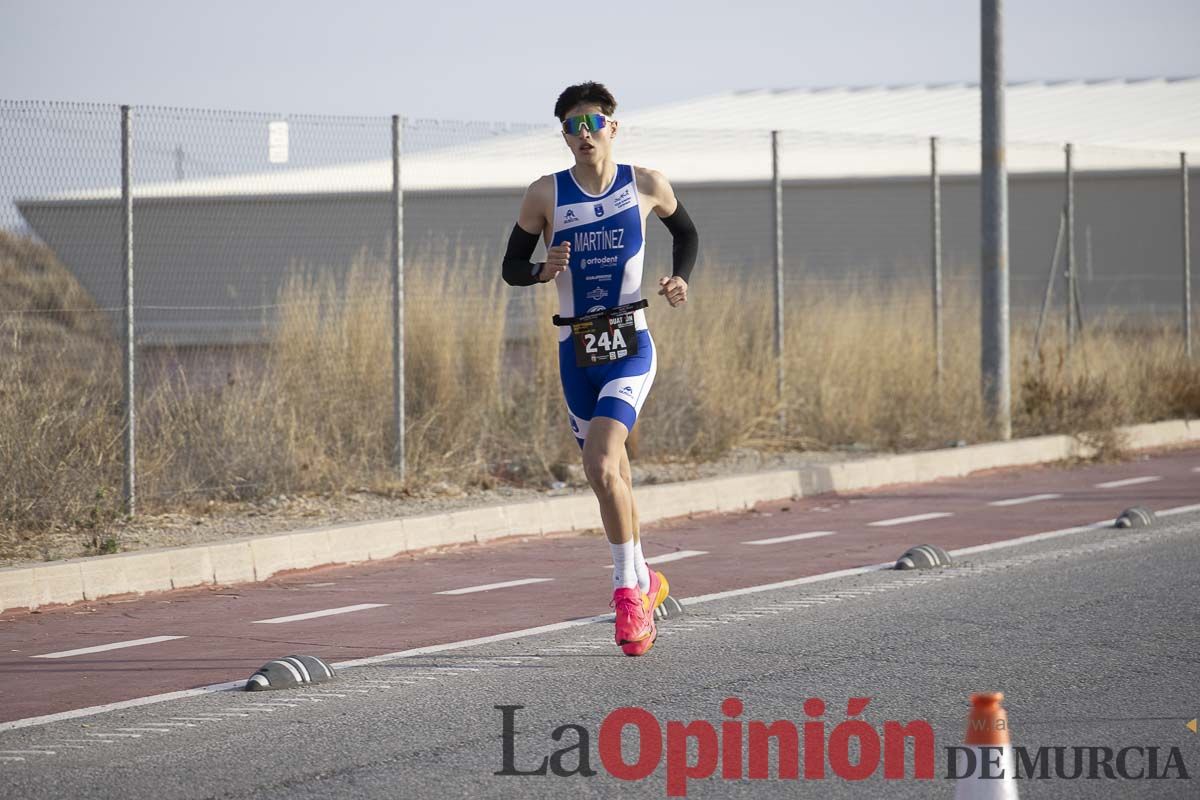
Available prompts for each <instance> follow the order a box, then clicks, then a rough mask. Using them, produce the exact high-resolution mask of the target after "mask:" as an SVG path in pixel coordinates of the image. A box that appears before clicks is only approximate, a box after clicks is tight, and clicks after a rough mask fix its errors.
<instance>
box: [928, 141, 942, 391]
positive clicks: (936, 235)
mask: <svg viewBox="0 0 1200 800" xmlns="http://www.w3.org/2000/svg"><path fill="white" fill-rule="evenodd" d="M929 194H930V205H931V206H932V209H931V217H932V219H931V223H932V230H931V232H930V235H931V236H932V238H933V241H932V242H931V246H930V252H931V254H932V258H933V346H934V351H935V354H936V362H935V364H936V365H935V368H934V370H935V375H936V377H937V383H938V386H941V385H942V179H941V175H940V174H939V173H938V137H936V136H931V137H929Z"/></svg>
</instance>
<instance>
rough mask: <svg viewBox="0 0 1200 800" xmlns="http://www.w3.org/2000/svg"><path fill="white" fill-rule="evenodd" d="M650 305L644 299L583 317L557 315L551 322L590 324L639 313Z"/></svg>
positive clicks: (557, 323) (556, 323) (558, 323)
mask: <svg viewBox="0 0 1200 800" xmlns="http://www.w3.org/2000/svg"><path fill="white" fill-rule="evenodd" d="M649 305H650V301H648V300H646V299H644V298H643V299H641V300H638V301H637V302H634V303H626V304H625V305H623V306H613V307H612V308H606V309H604V310H603V311H593V312H592V313H591V314H584V315H583V316H582V317H560V316H559V315H558V314H555V315H554V316H553V317H551V318H550V321H551V322H553V323H554V324H555V325H574V324H575V323H576V322H590V321H592V320H594V319H600V318H601V317H616V316H619V315H621V314H628V313H630V312H631V311H638V310H640V309H643V308H646V307H648V306H649Z"/></svg>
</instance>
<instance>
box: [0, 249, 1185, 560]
mask: <svg viewBox="0 0 1200 800" xmlns="http://www.w3.org/2000/svg"><path fill="white" fill-rule="evenodd" d="M7 244H8V245H9V246H8V249H7V250H3V251H0V252H2V253H3V256H4V257H3V258H2V259H0V269H2V271H0V308H3V309H5V310H6V311H8V310H13V311H18V312H22V313H5V314H2V315H0V332H2V333H3V337H2V340H0V472H2V473H3V474H4V475H5V476H6V481H5V483H4V485H3V487H2V488H0V548H3V541H2V537H9V538H10V539H11V538H12V537H14V536H29V535H31V534H33V533H36V532H37V531H39V530H46V529H52V528H59V529H62V528H68V529H78V530H91V531H100V530H101V529H102V528H103V523H104V521H105V520H107V519H111V518H112V517H113V516H114V515H116V514H117V513H118V510H119V505H118V501H119V491H120V475H121V468H120V463H121V433H122V425H123V422H122V418H121V411H120V405H119V400H120V394H121V392H120V373H119V366H118V365H119V359H118V352H117V350H118V348H117V345H116V342H115V341H114V340H113V339H112V337H111V335H110V333H109V328H108V324H107V320H106V318H105V317H104V316H103V315H101V314H100V313H99V312H96V311H95V310H94V307H93V306H92V305H91V304H90V302H89V301H87V298H86V296H85V295H83V293H82V291H81V290H78V287H77V286H75V285H74V283H73V281H71V280H70V278H69V276H68V275H67V274H66V271H65V270H63V269H62V267H61V266H60V265H58V264H57V262H55V261H54V260H53V257H52V256H51V255H49V253H48V251H44V250H43V249H39V248H36V247H35V246H33V245H28V244H26V243H20V245H19V246H16V245H13V243H12V242H11V241H9V242H7ZM495 273H496V271H495V270H488V271H486V273H485V274H489V275H494V274H495ZM39 281H41V282H40V283H39ZM406 281H407V285H406V291H407V304H406V309H407V312H406V313H407V319H406V332H405V334H406V354H405V355H406V362H407V368H406V388H407V396H408V406H407V409H406V413H407V426H406V430H407V434H406V436H407V441H406V444H407V452H408V465H409V477H408V479H407V480H406V481H404V482H400V481H399V480H397V478H396V477H395V473H394V472H393V471H392V470H391V469H390V468H389V466H388V464H389V456H390V453H391V449H392V433H391V422H390V420H391V407H392V405H391V403H392V401H391V363H392V353H391V337H390V333H389V331H390V329H391V311H390V306H389V301H388V297H389V293H388V277H387V272H386V268H385V267H384V266H382V265H379V264H373V263H369V262H368V261H366V260H360V261H359V262H357V263H355V264H354V265H352V267H351V268H350V269H349V270H348V271H346V272H345V274H344V275H343V276H342V277H340V278H339V279H338V280H337V281H336V282H335V281H334V280H333V279H332V278H330V277H329V276H328V275H327V274H321V273H314V274H308V275H296V276H295V277H293V278H292V279H291V280H290V281H289V282H288V283H287V285H286V286H285V287H284V288H283V290H282V292H281V296H280V302H281V303H282V304H283V306H284V307H285V312H284V313H283V315H282V317H281V318H280V320H279V323H278V325H279V327H278V335H277V336H276V337H275V339H274V341H273V342H272V343H271V344H270V345H269V346H266V347H262V348H257V349H247V350H244V351H242V352H240V353H233V352H232V351H227V352H225V353H224V354H223V355H224V361H223V363H222V365H221V379H220V380H216V381H213V380H200V379H199V378H198V376H197V375H195V374H193V373H192V372H190V371H189V370H188V369H186V368H179V367H173V368H160V369H157V371H155V370H148V371H147V373H148V377H149V378H151V379H149V380H148V381H147V383H148V384H149V385H148V387H147V388H146V389H145V390H144V391H143V393H142V394H141V396H140V398H139V413H140V422H139V426H140V427H139V453H138V458H139V461H138V464H139V474H138V480H139V487H140V496H141V498H142V505H143V507H144V508H146V509H147V510H166V509H170V508H172V507H178V506H180V505H186V504H188V503H190V502H192V501H195V500H204V499H208V498H223V499H234V500H238V499H248V498H254V497H261V496H266V495H273V494H279V493H286V494H295V493H305V492H340V491H344V490H347V489H357V488H360V487H367V488H369V489H372V490H374V491H378V492H385V493H390V494H403V493H406V492H414V491H419V490H420V488H421V487H422V486H423V485H427V484H429V483H430V482H432V481H442V482H449V483H452V484H456V485H459V486H465V487H469V486H489V487H490V486H493V485H495V484H496V483H498V482H504V481H511V482H516V483H520V482H526V481H534V482H541V481H544V480H546V479H547V478H549V477H550V476H551V475H554V474H560V473H561V467H562V465H563V464H564V463H570V462H573V461H574V460H576V459H577V458H578V454H577V453H578V450H577V448H576V446H575V444H574V441H573V439H572V438H571V437H570V435H569V431H568V428H567V426H566V421H565V415H564V413H563V410H562V399H561V389H560V388H559V385H558V377H557V358H556V352H557V348H556V342H555V337H554V334H553V330H552V328H551V326H550V325H549V322H548V318H549V316H550V314H551V313H552V312H553V310H554V309H553V304H554V302H555V300H554V293H553V290H552V289H550V288H548V287H539V288H537V289H535V290H510V289H509V288H508V287H505V286H503V285H502V284H500V283H499V281H498V279H495V280H491V281H485V282H484V283H483V284H482V285H481V284H480V282H479V280H478V279H475V280H470V279H469V276H467V275H466V274H464V273H461V272H459V273H456V274H453V275H451V274H446V273H445V272H440V271H438V270H436V269H432V268H430V265H429V264H422V265H421V268H419V269H418V268H414V269H412V270H410V271H409V273H408V277H407V278H406ZM49 282H54V283H56V284H57V285H55V286H49V285H48V283H49ZM510 291H534V292H536V301H535V304H536V306H537V311H536V316H537V320H538V324H537V325H536V326H535V331H536V334H537V335H535V336H532V337H530V338H529V339H528V340H527V341H516V342H514V341H511V340H510V341H508V343H507V344H506V338H505V336H504V316H503V314H502V313H501V311H502V309H503V308H504V307H505V303H506V302H507V298H508V295H509V292H510ZM789 291H790V293H791V294H790V299H789V303H788V307H787V310H786V314H787V341H786V364H787V373H786V384H787V389H786V391H785V398H784V401H783V402H782V404H781V403H780V401H779V399H778V397H777V392H776V371H775V361H774V344H773V329H774V317H773V313H774V312H773V306H772V301H771V291H770V288H769V287H765V286H751V285H744V286H740V287H733V288H730V289H727V290H726V289H722V290H721V291H713V290H711V289H710V288H709V287H708V285H707V284H706V282H705V281H704V280H703V279H700V280H698V281H697V282H696V285H695V287H694V289H693V299H692V301H691V302H690V303H689V305H688V307H687V308H686V309H675V310H672V309H669V308H668V307H667V306H666V305H665V303H664V302H662V301H661V298H657V297H654V298H653V299H652V306H651V310H650V318H651V320H652V322H651V325H652V329H653V331H654V337H655V341H656V344H657V346H658V348H659V355H660V362H659V372H658V378H657V380H656V385H655V389H654V391H653V392H652V393H651V395H650V398H649V400H648V402H647V405H646V408H645V410H644V412H643V419H645V420H646V421H647V422H646V425H645V426H644V430H642V431H641V443H640V454H641V456H642V457H646V458H651V459H706V458H712V457H716V456H719V455H720V454H722V453H724V452H727V451H728V450H729V449H730V448H733V447H738V446H756V447H764V448H790V449H811V448H828V447H837V446H845V445H850V444H855V443H857V444H860V445H865V446H868V447H872V448H879V449H894V450H908V449H921V448H929V447H938V446H944V445H945V444H947V443H951V442H955V441H958V440H966V441H981V440H983V439H985V438H986V433H985V429H984V425H983V419H982V414H981V409H980V400H979V364H978V361H979V355H978V354H979V332H978V322H977V319H978V317H977V299H976V298H974V297H972V296H969V295H964V296H951V297H948V298H947V303H946V305H947V308H949V309H952V313H951V314H950V315H949V316H948V318H947V320H946V323H945V324H946V329H945V330H946V333H945V341H946V357H945V365H946V367H945V379H944V381H943V383H942V385H941V386H940V387H939V386H938V384H937V382H936V381H935V380H934V379H933V357H932V344H931V330H930V327H931V326H930V318H929V310H928V298H927V290H926V288H925V287H924V286H923V285H921V286H904V285H889V286H879V285H875V286H871V285H861V284H860V285H858V286H856V287H854V288H852V289H851V288H847V289H845V290H843V291H835V290H831V289H830V288H829V286H828V285H813V286H804V285H798V286H794V287H789ZM71 308H77V309H81V310H80V311H79V312H68V309H71ZM34 310H36V311H37V313H36V314H35V313H25V312H30V311H34ZM1031 336H1032V332H1031V331H1030V330H1027V329H1024V328H1021V327H1017V328H1016V329H1015V330H1014V337H1013V350H1012V352H1013V364H1014V373H1013V381H1014V396H1013V419H1014V433H1015V434H1016V435H1031V434H1038V433H1049V432H1067V433H1075V434H1080V435H1088V436H1091V437H1094V438H1095V440H1096V441H1097V442H1099V443H1101V444H1105V443H1106V441H1107V442H1108V444H1109V445H1114V444H1115V443H1114V442H1110V441H1108V440H1105V438H1104V437H1105V436H1106V435H1108V434H1111V431H1112V429H1113V427H1114V426H1116V425H1120V424H1124V423H1131V422H1138V421H1151V420H1155V419H1162V418H1167V417H1178V416H1191V417H1194V416H1197V415H1198V414H1200V367H1197V365H1196V364H1195V363H1188V362H1187V361H1186V360H1185V359H1184V358H1183V357H1182V354H1181V351H1180V347H1179V346H1178V342H1177V340H1178V333H1177V331H1175V330H1174V329H1172V328H1170V327H1165V326H1164V327H1161V328H1153V327H1151V328H1147V327H1146V326H1144V325H1141V326H1139V325H1134V324H1133V323H1132V321H1130V320H1125V319H1121V318H1118V317H1109V318H1106V319H1104V320H1101V321H1098V322H1094V323H1093V324H1092V327H1091V328H1090V329H1089V332H1088V334H1087V336H1086V337H1085V339H1084V341H1083V343H1082V345H1081V346H1079V347H1077V348H1076V349H1075V350H1074V352H1073V354H1072V358H1071V360H1070V362H1068V361H1067V360H1066V357H1065V348H1063V346H1062V342H1061V341H1058V340H1054V339H1051V340H1050V341H1049V342H1047V343H1046V344H1045V345H1044V346H1043V349H1042V352H1041V354H1040V355H1039V356H1034V357H1029V355H1028V354H1029V350H1030V342H1031ZM162 363H168V364H169V363H173V362H171V361H170V360H169V359H168V360H163V362H162ZM180 363H182V362H180ZM781 406H782V408H781ZM781 410H782V411H784V412H785V413H786V418H787V420H788V426H787V430H786V431H785V432H783V433H782V434H781V433H780V431H779V429H778V418H779V413H780V411H781ZM101 544H102V542H101V539H100V535H99V533H96V534H95V539H94V545H95V546H96V547H100V546H101Z"/></svg>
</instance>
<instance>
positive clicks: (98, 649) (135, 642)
mask: <svg viewBox="0 0 1200 800" xmlns="http://www.w3.org/2000/svg"><path fill="white" fill-rule="evenodd" d="M186 638H187V637H186V636H151V637H149V638H146V639H130V640H129V641H127V642H113V643H112V644H98V645H96V646H95V647H81V648H79V649H78V650H63V651H62V652H59V653H43V654H42V655H40V656H33V657H34V658H70V657H71V656H82V655H86V654H88V653H103V652H104V651H105V650H120V649H121V648H123V647H138V646H140V645H143V644H156V643H157V642H169V641H171V640H172V639H186Z"/></svg>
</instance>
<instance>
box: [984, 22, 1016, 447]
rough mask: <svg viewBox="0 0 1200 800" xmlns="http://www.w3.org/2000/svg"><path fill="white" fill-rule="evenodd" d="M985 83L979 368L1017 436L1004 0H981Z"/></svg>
mask: <svg viewBox="0 0 1200 800" xmlns="http://www.w3.org/2000/svg"><path fill="white" fill-rule="evenodd" d="M981 1H982V9H981V11H982V14H981V25H980V40H981V41H980V45H981V48H980V51H981V59H980V89H981V93H982V106H983V119H982V128H983V141H982V144H981V153H980V156H981V158H982V162H983V169H982V174H981V175H980V195H981V198H980V199H981V201H982V202H981V206H982V210H983V214H982V219H981V223H982V232H983V236H982V246H981V251H982V253H981V256H982V258H981V262H982V263H981V270H982V275H981V281H980V301H981V308H980V315H979V317H980V333H981V343H982V346H981V348H980V359H979V361H980V368H981V384H982V387H981V388H982V390H983V406H984V409H985V411H986V413H987V417H988V423H989V425H990V426H991V429H992V431H993V433H994V434H995V435H996V436H997V437H998V438H1000V439H1003V440H1007V439H1011V438H1012V416H1011V399H1010V382H1009V341H1008V334H1009V323H1008V172H1007V167H1006V163H1005V153H1004V57H1003V44H1002V36H1001V23H1002V18H1003V11H1002V8H1001V7H1002V5H1003V2H1002V0H981Z"/></svg>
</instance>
